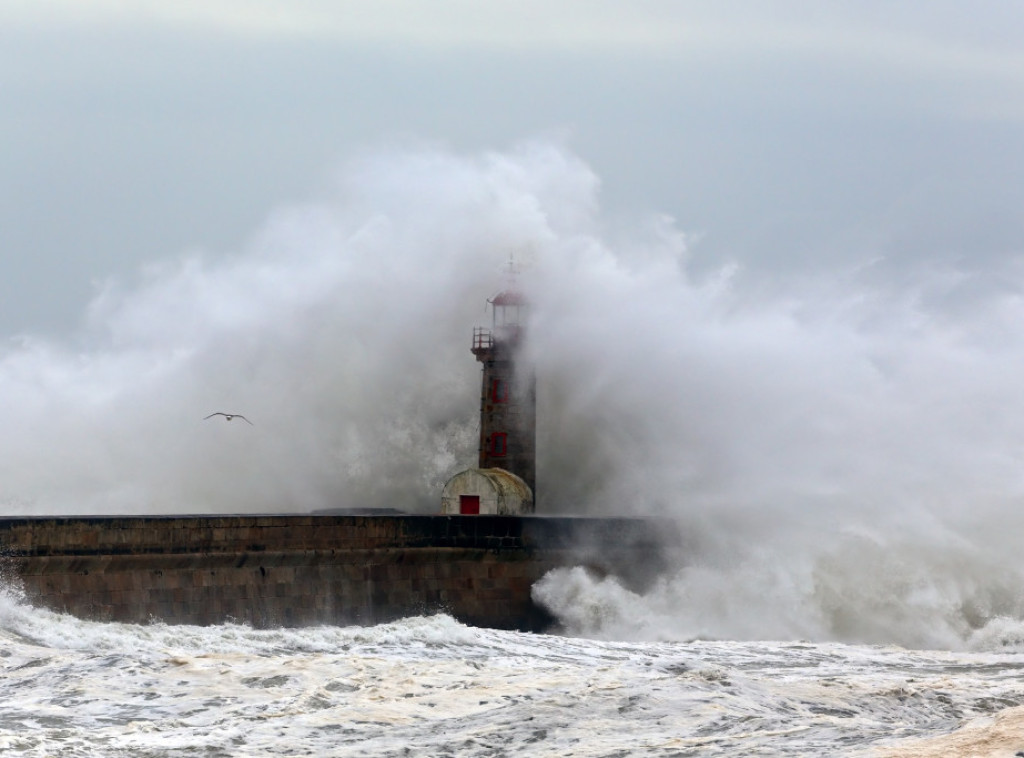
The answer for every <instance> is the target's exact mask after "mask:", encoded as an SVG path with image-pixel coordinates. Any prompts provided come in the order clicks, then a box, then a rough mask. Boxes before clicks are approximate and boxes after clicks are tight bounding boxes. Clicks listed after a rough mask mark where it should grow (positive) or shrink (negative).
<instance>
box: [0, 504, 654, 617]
mask: <svg viewBox="0 0 1024 758" xmlns="http://www.w3.org/2000/svg"><path fill="white" fill-rule="evenodd" d="M661 536H662V530H661V529H659V527H658V525H657V524H652V523H650V522H646V521H641V520H636V519H592V518H572V517H566V518H560V517H550V516H547V517H545V516H527V517H523V516H418V515H387V516H382V515H301V516H299V515H277V516H150V517H73V518H8V519H0V555H2V559H0V572H2V573H3V576H4V579H5V580H6V581H7V582H9V583H12V584H16V585H19V586H21V587H22V588H23V589H24V592H25V595H26V598H27V599H28V600H29V601H30V602H32V603H34V604H36V605H40V606H44V607H47V608H51V609H53V610H56V611H61V612H67V613H71V614H74V615H76V616H80V617H83V618H89V619H95V620H102V621H124V622H135V623H146V622H149V621H164V622H168V623H183V624H216V623H223V622H225V621H230V620H234V621H237V622H241V623H247V624H251V625H253V626H257V627H272V626H300V625H311V624H374V623H381V622H384V621H390V620H394V619H396V618H401V617H405V616H410V615H419V614H429V613H437V612H445V613H449V614H451V615H452V616H454V617H455V618H457V619H459V620H460V621H463V622H464V623H468V624H472V625H476V626H486V627H494V628H501V629H521V630H540V629H543V628H545V627H546V625H547V624H548V623H549V621H550V619H549V618H548V616H547V615H546V614H545V613H544V611H543V610H542V609H540V608H538V607H536V606H535V605H534V604H533V602H532V600H531V597H530V587H531V586H532V585H533V583H534V582H535V581H537V580H538V579H540V578H541V577H542V576H543V575H544V574H545V573H546V572H548V571H549V570H551V569H553V568H557V567H563V566H578V565H582V566H586V567H588V568H589V569H590V570H592V571H595V572H598V573H601V574H609V573H610V574H615V575H617V576H620V577H622V578H623V579H624V580H625V581H626V582H627V583H629V584H632V585H634V586H636V587H638V588H641V587H642V585H643V584H645V583H646V582H647V581H649V580H650V579H651V578H653V576H654V575H656V574H657V573H658V572H659V571H660V570H661V569H662V568H663V567H662V565H661V564H662V557H661V556H662V551H661V548H660V538H661Z"/></svg>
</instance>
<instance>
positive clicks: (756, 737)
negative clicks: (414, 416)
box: [0, 592, 1024, 758]
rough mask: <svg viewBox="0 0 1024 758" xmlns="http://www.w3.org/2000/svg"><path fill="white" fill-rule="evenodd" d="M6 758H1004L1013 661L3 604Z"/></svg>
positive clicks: (1011, 744)
mask: <svg viewBox="0 0 1024 758" xmlns="http://www.w3.org/2000/svg"><path fill="white" fill-rule="evenodd" d="M0 667H2V671H3V674H2V676H0V751H2V754H3V755H5V756H7V755H11V756H62V757H65V756H68V757H69V756H133V757H145V758H157V757H158V756H159V757H168V758H169V757H171V756H209V757H213V756H304V755H315V756H405V755H417V756H421V755H422V756H427V755H429V756H521V755H530V756H605V757H610V756H632V755H645V756H646V755H650V756H718V755H721V756H726V755H728V756H736V755H744V756H754V755H757V756H826V755H851V756H854V755H856V756H930V755H935V756H940V755H941V756H950V755H958V756H968V755H984V756H1003V755H1005V756H1013V755H1014V754H1015V753H1016V751H1018V750H1024V708H1022V706H1024V651H1022V650H1019V649H1014V648H1013V646H1010V645H1001V646H1000V649H997V650H988V651H970V652H948V651H923V650H908V649H904V648H900V647H893V646H865V645H848V644H840V643H810V642H800V641H783V642H770V641H759V642H750V641H746V642H741V641H728V640H715V641H711V640H689V641H687V640H677V641H667V640H666V641H647V642H628V641H614V640H597V639H589V638H581V637H574V636H565V635H557V634H525V633H518V632H507V631H497V630H490V629H477V628H472V627H468V626H464V625H462V624H460V623H458V622H457V621H455V620H454V619H452V618H451V617H449V616H445V615H435V616H430V617H421V618H407V619H404V620H401V621H397V622H395V623H390V624H382V625H379V626H373V627H331V626H321V627H312V628H305V629H271V630H256V629H251V628H248V627H245V626H239V625H234V624H225V625H221V626H212V627H194V626H169V625H164V624H150V625H131V624H113V623H96V622H91V621H84V620H80V619H76V618H73V617H70V616H65V615H59V614H55V613H52V612H50V611H47V610H42V609H38V608H34V607H32V606H31V605H30V604H28V603H26V602H25V601H24V600H22V599H20V598H18V596H17V593H15V592H7V593H5V594H4V596H3V599H2V603H0Z"/></svg>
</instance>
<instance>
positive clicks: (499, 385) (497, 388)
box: [491, 379, 508, 403]
mask: <svg viewBox="0 0 1024 758" xmlns="http://www.w3.org/2000/svg"><path fill="white" fill-rule="evenodd" d="M491 402H492V403H507V402H508V382H507V381H505V380H504V379H492V380H491Z"/></svg>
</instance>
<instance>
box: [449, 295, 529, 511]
mask: <svg viewBox="0 0 1024 758" xmlns="http://www.w3.org/2000/svg"><path fill="white" fill-rule="evenodd" d="M488 306H489V308H490V311H491V325H490V326H489V327H477V328H475V329H474V330H473V343H472V348H471V349H472V353H473V355H474V356H475V357H476V359H477V361H479V362H480V363H481V367H482V370H481V381H480V444H479V451H478V456H477V458H478V460H477V466H478V468H475V469H468V470H467V471H463V472H461V473H459V474H456V475H455V476H454V477H452V478H451V479H450V480H449V481H448V483H447V484H446V485H445V487H444V492H443V493H442V496H441V510H442V512H443V513H459V514H463V515H472V514H483V513H498V514H523V513H533V511H534V492H535V470H536V447H537V446H536V437H537V433H536V418H537V383H536V379H535V376H534V372H533V369H532V367H531V366H529V364H528V361H527V360H526V358H525V356H524V355H523V351H522V347H523V344H524V342H525V336H526V334H525V328H526V315H527V310H528V303H527V300H526V298H525V297H524V296H523V294H522V293H521V292H520V291H519V290H518V289H515V288H510V289H507V290H505V291H503V292H500V293H499V294H497V295H496V296H495V297H493V298H492V299H490V300H489V301H488Z"/></svg>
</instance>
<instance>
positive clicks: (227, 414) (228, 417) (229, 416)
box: [203, 411, 256, 426]
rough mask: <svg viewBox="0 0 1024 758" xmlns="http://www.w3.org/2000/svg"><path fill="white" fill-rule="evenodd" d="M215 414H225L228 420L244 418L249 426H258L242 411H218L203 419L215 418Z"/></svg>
mask: <svg viewBox="0 0 1024 758" xmlns="http://www.w3.org/2000/svg"><path fill="white" fill-rule="evenodd" d="M214 416H223V417H224V418H226V419H227V420H228V421H230V420H231V419H233V418H240V419H242V421H244V422H245V423H247V424H248V425H249V426H256V425H255V424H254V423H252V422H251V421H250V420H249V419H247V418H246V417H245V416H243V415H242V414H241V413H221V412H220V411H217V412H216V413H211V414H210V415H209V416H206V417H205V418H204V419H203V421H206V419H208V418H213V417H214Z"/></svg>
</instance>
